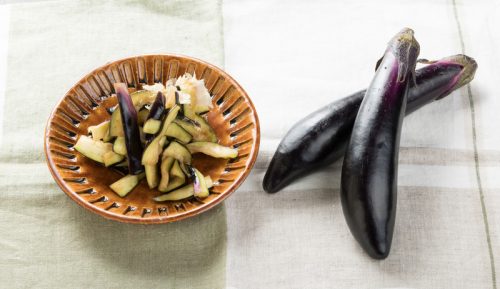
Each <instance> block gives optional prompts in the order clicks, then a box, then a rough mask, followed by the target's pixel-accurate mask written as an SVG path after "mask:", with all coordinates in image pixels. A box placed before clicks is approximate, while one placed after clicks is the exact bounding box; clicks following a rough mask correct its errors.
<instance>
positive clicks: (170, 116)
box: [159, 105, 181, 135]
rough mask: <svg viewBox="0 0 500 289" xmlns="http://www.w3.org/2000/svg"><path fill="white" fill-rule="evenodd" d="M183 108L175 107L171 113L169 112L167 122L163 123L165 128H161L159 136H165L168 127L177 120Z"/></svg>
mask: <svg viewBox="0 0 500 289" xmlns="http://www.w3.org/2000/svg"><path fill="white" fill-rule="evenodd" d="M180 109H181V108H180V107H179V106H178V105H175V106H174V107H172V108H171V109H170V110H169V111H168V114H167V117H166V118H165V120H164V121H163V126H162V128H161V131H160V133H159V135H165V134H166V132H167V129H168V127H169V126H170V124H171V123H172V122H173V121H174V120H175V118H176V117H177V115H178V114H179V110H180Z"/></svg>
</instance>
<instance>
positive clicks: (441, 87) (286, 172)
mask: <svg viewBox="0 0 500 289" xmlns="http://www.w3.org/2000/svg"><path fill="white" fill-rule="evenodd" d="M476 69H477V63H476V61H475V60H474V59H473V58H471V57H469V56H466V55H462V54H458V55H453V56H449V57H445V58H443V59H441V60H438V61H435V62H432V63H430V64H429V65H427V66H425V67H423V68H420V69H418V70H417V71H416V77H415V79H416V85H413V86H412V87H410V90H409V92H408V99H407V104H406V115H408V114H410V113H412V112H414V111H416V110H418V109H420V108H421V107H423V106H425V105H427V104H430V103H432V102H434V101H435V100H438V99H441V98H443V97H446V96H448V95H449V94H451V93H452V92H453V91H454V90H456V89H458V88H460V87H462V86H464V85H466V84H467V83H469V82H470V81H472V79H473V78H474V74H475V72H476ZM365 93H366V90H361V91H359V92H356V93H354V94H352V95H350V96H347V97H345V98H342V99H340V100H336V101H334V102H332V103H330V104H328V105H327V106H325V107H323V108H321V109H319V110H317V111H315V112H313V113H311V114H309V115H307V116H306V117H305V118H303V119H302V120H300V121H299V122H297V123H296V124H295V125H294V126H293V127H292V128H291V129H290V131H288V133H287V134H286V136H285V137H284V138H283V140H282V141H281V143H280V144H279V146H278V148H277V150H276V152H275V153H274V156H273V158H272V160H271V163H270V165H269V167H268V169H267V171H266V174H265V177H264V180H263V183H262V185H263V188H264V190H265V191H266V192H268V193H276V192H278V191H279V190H281V189H282V188H284V187H286V186H287V185H289V184H290V183H292V182H293V181H296V180H299V179H300V178H302V177H304V176H306V175H308V174H310V173H312V172H315V171H317V170H319V169H321V168H323V167H325V166H328V165H330V164H332V163H334V162H335V161H336V160H338V159H340V158H341V157H342V156H343V155H344V153H345V150H346V148H347V143H348V142H349V138H350V137H351V132H352V127H353V125H354V120H355V119H356V115H357V114H358V110H359V106H360V105H361V102H362V101H363V97H364V96H365Z"/></svg>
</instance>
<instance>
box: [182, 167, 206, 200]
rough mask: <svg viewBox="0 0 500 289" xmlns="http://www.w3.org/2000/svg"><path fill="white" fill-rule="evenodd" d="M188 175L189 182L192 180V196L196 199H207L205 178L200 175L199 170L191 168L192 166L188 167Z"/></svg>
mask: <svg viewBox="0 0 500 289" xmlns="http://www.w3.org/2000/svg"><path fill="white" fill-rule="evenodd" d="M187 168H188V171H189V174H190V175H191V180H193V192H194V196H195V197H197V198H206V197H208V188H207V184H206V183H205V178H204V177H203V175H202V174H201V173H200V171H199V170H197V169H195V168H193V167H192V166H188V167H187Z"/></svg>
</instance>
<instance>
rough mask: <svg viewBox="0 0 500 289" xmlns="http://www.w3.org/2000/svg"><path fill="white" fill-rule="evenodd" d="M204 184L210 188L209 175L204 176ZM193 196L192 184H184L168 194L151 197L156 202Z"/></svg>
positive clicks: (211, 184)
mask: <svg viewBox="0 0 500 289" xmlns="http://www.w3.org/2000/svg"><path fill="white" fill-rule="evenodd" d="M204 179H205V184H206V185H207V188H211V187H212V186H213V183H212V179H211V178H210V176H206V177H205V178H204ZM192 196H194V187H193V184H189V185H185V186H184V187H181V188H180V189H177V190H175V191H172V192H170V193H168V194H164V195H161V196H158V197H156V198H153V200H155V201H157V202H164V201H179V200H183V199H187V198H190V197H192Z"/></svg>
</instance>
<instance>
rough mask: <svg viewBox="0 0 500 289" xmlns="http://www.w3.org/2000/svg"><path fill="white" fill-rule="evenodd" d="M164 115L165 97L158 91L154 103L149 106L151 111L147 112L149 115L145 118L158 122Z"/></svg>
mask: <svg viewBox="0 0 500 289" xmlns="http://www.w3.org/2000/svg"><path fill="white" fill-rule="evenodd" d="M164 113H165V95H163V93H161V91H158V94H157V95H156V98H155V101H154V102H153V104H152V105H151V109H150V110H149V115H148V117H147V118H146V120H148V119H155V120H160V119H161V118H162V116H163V114H164Z"/></svg>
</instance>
